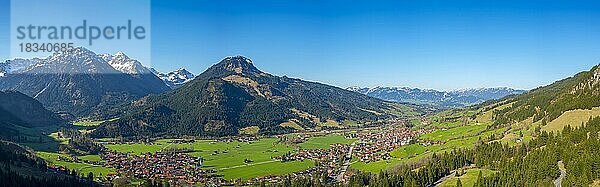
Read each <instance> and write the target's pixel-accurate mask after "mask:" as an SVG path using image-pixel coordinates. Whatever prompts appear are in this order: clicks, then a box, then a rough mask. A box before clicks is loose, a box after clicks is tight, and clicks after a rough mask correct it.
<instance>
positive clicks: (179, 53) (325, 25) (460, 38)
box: [0, 0, 600, 90]
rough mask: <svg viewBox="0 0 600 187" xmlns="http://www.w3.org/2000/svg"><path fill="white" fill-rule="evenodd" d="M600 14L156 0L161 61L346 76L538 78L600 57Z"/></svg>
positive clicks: (443, 83) (395, 82)
mask: <svg viewBox="0 0 600 187" xmlns="http://www.w3.org/2000/svg"><path fill="white" fill-rule="evenodd" d="M350 2H351V3H350ZM7 7H10V6H8V2H7V0H0V14H2V15H0V58H2V59H6V58H8V56H9V52H8V50H9V47H8V45H9V44H10V41H9V37H8V33H9V28H8V27H9V26H10V25H9V23H8V22H9V18H8V16H9V14H8V13H7V12H8V10H7V9H8V8H7ZM598 18H600V4H598V3H595V2H594V1H527V2H523V1H508V0H507V1H375V2H374V1H197V0H189V1H168V0H164V1H163V0H161V1H159V0H153V1H152V4H151V19H152V21H151V24H152V40H151V42H152V44H151V49H152V51H151V52H152V53H151V55H152V56H151V57H152V66H154V67H156V68H157V69H158V70H161V71H168V70H174V69H177V68H178V67H185V68H186V69H188V70H190V71H192V72H193V73H200V72H202V71H204V70H205V69H206V68H208V67H209V66H210V65H212V64H214V63H216V62H218V61H219V60H220V59H222V58H223V57H225V56H231V55H238V54H239V55H244V56H247V57H249V58H252V59H253V61H254V62H255V65H256V66H257V67H258V68H259V69H261V70H263V71H266V72H269V73H272V74H275V75H287V76H289V77H297V78H302V79H306V80H312V81H318V82H323V83H327V84H332V85H336V86H340V87H347V86H378V85H382V86H409V87H419V88H434V89H441V90H452V89H459V88H476V87H496V86H509V87H514V88H524V89H530V88H534V87H537V86H540V85H546V84H549V83H552V82H553V81H555V80H558V79H561V78H565V77H567V76H570V75H573V74H575V73H576V72H579V71H583V70H588V69H590V68H591V67H592V66H594V65H596V64H598V63H599V62H600V19H598ZM114 50H118V49H114ZM125 52H127V51H125Z"/></svg>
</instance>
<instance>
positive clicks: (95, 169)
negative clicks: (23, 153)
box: [37, 152, 116, 176]
mask: <svg viewBox="0 0 600 187" xmlns="http://www.w3.org/2000/svg"><path fill="white" fill-rule="evenodd" d="M37 155H38V156H39V157H40V158H43V159H44V160H46V161H47V162H49V163H51V164H53V165H57V166H63V167H66V168H69V169H70V170H73V169H75V171H77V172H78V173H82V174H85V175H87V173H89V172H92V173H94V176H99V175H102V176H106V174H108V173H115V172H116V171H115V170H114V169H113V168H106V167H103V166H96V165H91V164H86V163H76V162H66V161H58V160H57V158H58V156H63V157H69V156H68V155H66V154H58V153H48V152H37ZM80 158H81V159H82V160H96V159H97V160H99V159H100V157H99V156H98V155H89V156H83V157H80Z"/></svg>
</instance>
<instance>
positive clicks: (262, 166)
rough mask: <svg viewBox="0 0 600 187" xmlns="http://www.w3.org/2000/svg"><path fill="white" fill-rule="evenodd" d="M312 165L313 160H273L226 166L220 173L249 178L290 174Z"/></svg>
mask: <svg viewBox="0 0 600 187" xmlns="http://www.w3.org/2000/svg"><path fill="white" fill-rule="evenodd" d="M311 167H314V162H313V161H312V160H304V161H293V162H285V163H282V162H279V161H272V162H262V163H256V164H248V165H243V166H240V167H233V168H225V169H222V170H220V171H219V174H223V175H224V178H225V179H228V180H229V179H237V178H241V179H243V180H247V179H250V178H254V177H257V176H266V175H283V174H289V173H290V171H301V170H305V169H308V168H311Z"/></svg>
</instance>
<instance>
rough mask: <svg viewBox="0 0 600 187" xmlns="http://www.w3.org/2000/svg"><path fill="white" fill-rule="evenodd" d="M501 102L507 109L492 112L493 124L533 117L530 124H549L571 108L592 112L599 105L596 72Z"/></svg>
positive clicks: (598, 72)
mask: <svg viewBox="0 0 600 187" xmlns="http://www.w3.org/2000/svg"><path fill="white" fill-rule="evenodd" d="M501 102H505V103H512V104H511V105H510V106H509V107H506V108H504V109H502V110H497V111H494V114H493V119H494V121H495V122H494V123H495V125H506V124H510V123H514V122H519V121H523V120H525V119H527V118H529V117H533V121H539V120H545V121H552V120H553V119H556V118H557V117H559V116H560V115H561V114H562V113H564V112H565V111H568V110H573V109H592V108H593V107H597V106H600V69H598V66H595V67H593V68H592V69H591V70H590V71H584V72H581V73H578V74H576V75H575V76H573V77H569V78H566V79H563V80H560V81H557V82H555V83H553V84H550V85H548V86H543V87H539V88H536V89H534V90H531V91H529V92H527V93H525V94H521V95H517V96H515V97H511V98H507V99H505V100H503V101H501Z"/></svg>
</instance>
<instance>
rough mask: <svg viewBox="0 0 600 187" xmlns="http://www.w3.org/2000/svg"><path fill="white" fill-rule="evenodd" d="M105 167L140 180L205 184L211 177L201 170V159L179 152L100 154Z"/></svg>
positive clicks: (112, 152)
mask: <svg viewBox="0 0 600 187" xmlns="http://www.w3.org/2000/svg"><path fill="white" fill-rule="evenodd" d="M101 157H102V160H104V161H105V162H106V163H105V165H106V166H107V167H112V168H115V169H117V170H118V171H119V173H121V174H125V175H128V176H131V177H136V178H142V179H153V180H162V181H176V182H182V183H188V184H195V183H198V182H202V183H206V182H207V180H209V179H210V176H211V175H208V174H207V173H206V172H205V171H204V170H202V169H201V168H202V164H203V161H202V158H200V157H194V156H190V155H188V154H185V153H180V152H157V153H146V154H143V155H139V156H138V155H130V154H125V153H119V152H114V151H109V152H105V153H104V154H101Z"/></svg>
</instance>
